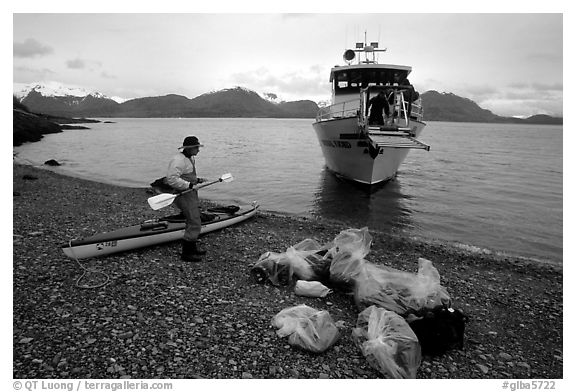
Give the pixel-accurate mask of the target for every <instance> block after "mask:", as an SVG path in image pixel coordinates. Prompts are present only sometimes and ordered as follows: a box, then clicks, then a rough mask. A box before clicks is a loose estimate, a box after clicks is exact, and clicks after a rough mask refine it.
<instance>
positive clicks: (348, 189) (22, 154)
mask: <svg viewBox="0 0 576 392" xmlns="http://www.w3.org/2000/svg"><path fill="white" fill-rule="evenodd" d="M113 121H115V123H113V124H105V123H100V124H91V125H90V127H91V129H90V130H70V131H65V132H63V133H60V134H54V135H47V136H45V137H44V139H43V140H42V141H41V142H38V143H31V144H26V145H24V146H21V147H17V148H15V151H16V152H18V158H19V159H20V160H24V161H26V162H28V163H32V164H42V163H43V162H44V161H46V160H48V159H56V160H57V161H59V162H60V163H62V164H63V166H62V167H59V168H56V169H55V171H57V172H60V173H64V174H70V175H74V176H78V177H82V178H88V179H93V180H97V181H101V182H107V183H113V184H118V185H124V186H132V187H142V186H148V184H149V183H150V182H152V181H153V180H154V179H156V178H159V177H162V176H163V175H164V171H165V169H166V165H167V163H168V159H169V157H170V156H171V155H172V154H174V153H176V152H177V147H178V146H180V145H181V142H182V140H183V139H184V137H185V136H187V135H196V136H198V137H199V139H200V141H201V142H202V143H203V144H205V146H206V147H205V148H203V149H201V151H200V154H199V155H198V157H197V167H198V173H199V175H200V176H202V177H210V178H217V177H219V176H220V175H221V174H223V173H228V172H230V173H232V174H233V175H234V178H235V181H234V182H231V183H226V184H218V185H214V186H212V187H209V188H206V189H205V190H202V191H201V197H203V198H207V199H212V200H217V201H222V202H240V201H252V200H258V201H259V202H260V204H261V206H262V208H263V209H266V210H272V211H279V212H284V213H291V214H300V215H319V216H323V217H327V218H332V219H339V220H342V221H344V222H346V223H348V224H349V225H350V226H351V227H360V226H364V225H367V226H368V227H369V228H371V229H377V230H380V231H394V232H404V233H407V234H409V235H414V236H418V237H423V238H426V239H430V240H440V241H445V242H450V243H457V244H462V245H463V246H466V247H470V248H471V249H476V248H478V250H480V251H481V250H483V249H489V250H492V251H497V252H502V253H507V254H512V255H518V256H524V257H530V258H536V259H540V260H546V261H551V262H553V263H558V264H560V263H562V127H561V126H535V125H530V126H526V125H521V126H520V125H510V124H472V123H443V122H431V123H429V124H428V126H427V127H426V128H425V129H424V133H423V135H422V137H421V140H422V141H423V142H425V143H427V144H430V145H431V146H432V148H431V150H430V151H429V152H426V151H422V150H413V151H411V152H410V153H409V154H408V158H407V159H406V161H405V162H404V164H403V165H402V166H401V167H400V171H399V173H398V176H397V178H396V180H395V181H391V182H389V183H387V184H386V185H384V186H381V187H379V188H378V189H377V190H375V191H367V190H366V189H364V188H360V187H357V186H355V185H353V184H351V183H348V182H346V181H342V180H340V179H338V178H337V177H335V176H334V175H332V174H331V173H330V172H328V171H327V170H326V169H325V166H324V158H323V156H322V152H321V150H320V147H319V145H318V142H317V140H316V136H315V134H314V131H313V129H312V126H311V123H312V120H309V119H306V120H301V119H296V120H295V119H114V120H113ZM142 202H143V203H146V200H145V198H143V200H142ZM137 219H138V217H135V220H137Z"/></svg>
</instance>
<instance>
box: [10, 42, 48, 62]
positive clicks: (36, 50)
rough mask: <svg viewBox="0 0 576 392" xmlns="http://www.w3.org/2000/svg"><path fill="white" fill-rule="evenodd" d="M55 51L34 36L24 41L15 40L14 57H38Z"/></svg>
mask: <svg viewBox="0 0 576 392" xmlns="http://www.w3.org/2000/svg"><path fill="white" fill-rule="evenodd" d="M52 52H54V50H53V49H52V48H51V47H50V46H46V45H43V44H41V43H40V42H38V41H36V40H35V39H33V38H28V39H27V40H26V41H24V42H14V57H25V58H26V57H36V56H44V55H47V54H50V53H52Z"/></svg>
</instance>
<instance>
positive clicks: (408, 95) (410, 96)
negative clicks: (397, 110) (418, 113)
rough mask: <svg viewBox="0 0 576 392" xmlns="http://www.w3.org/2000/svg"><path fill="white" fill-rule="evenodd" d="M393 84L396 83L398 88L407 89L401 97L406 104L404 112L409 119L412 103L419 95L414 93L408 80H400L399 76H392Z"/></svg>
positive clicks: (416, 92) (414, 90)
mask: <svg viewBox="0 0 576 392" xmlns="http://www.w3.org/2000/svg"><path fill="white" fill-rule="evenodd" d="M394 83H397V84H398V85H399V86H406V87H407V88H406V89H405V90H403V95H404V101H405V102H407V103H408V108H407V109H406V112H407V113H408V118H410V114H411V113H412V102H414V101H416V100H417V99H418V97H419V96H420V94H419V93H418V91H416V89H415V88H414V86H412V84H411V83H410V80H408V78H402V77H401V76H400V75H399V74H394Z"/></svg>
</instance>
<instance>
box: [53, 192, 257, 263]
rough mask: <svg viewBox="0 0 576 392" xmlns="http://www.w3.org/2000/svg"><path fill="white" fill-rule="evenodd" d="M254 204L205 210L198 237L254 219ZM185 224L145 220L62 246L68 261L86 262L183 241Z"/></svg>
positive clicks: (175, 217)
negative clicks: (81, 260)
mask: <svg viewBox="0 0 576 392" xmlns="http://www.w3.org/2000/svg"><path fill="white" fill-rule="evenodd" d="M258 208H259V204H258V203H257V202H253V203H251V204H246V205H240V206H225V207H215V208H208V209H207V210H206V211H205V212H203V213H202V229H201V231H200V235H203V234H206V233H210V232H212V231H215V230H220V229H223V228H225V227H228V226H232V225H235V224H237V223H240V222H242V221H245V220H246V219H248V218H250V217H252V216H254V215H255V214H256V211H257V210H258ZM185 227H186V223H185V222H184V216H183V215H171V216H166V217H163V218H158V219H152V220H146V221H144V222H142V223H140V224H137V225H134V226H130V227H125V228H122V229H118V230H115V231H111V232H107V233H100V234H95V235H93V236H90V237H87V238H80V239H74V240H71V241H69V242H68V243H67V244H64V245H62V251H63V252H64V254H65V255H66V256H68V257H70V258H71V259H75V260H76V259H86V258H90V257H98V256H105V255H110V254H113V253H118V252H124V251H128V250H133V249H138V248H143V247H147V246H152V245H158V244H162V243H166V242H171V241H176V240H180V239H182V237H183V235H184V229H185Z"/></svg>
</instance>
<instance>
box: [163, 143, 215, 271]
mask: <svg viewBox="0 0 576 392" xmlns="http://www.w3.org/2000/svg"><path fill="white" fill-rule="evenodd" d="M200 147H204V146H203V145H202V144H200V142H199V141H198V138H197V137H196V136H188V137H186V138H185V139H184V142H183V143H182V146H181V147H179V148H178V150H180V152H179V153H178V154H176V155H174V156H173V157H172V159H171V160H170V163H169V164H168V171H167V172H166V180H165V182H166V183H167V184H168V185H170V186H171V187H172V188H173V189H175V190H176V191H178V192H182V191H186V190H188V189H191V191H190V192H186V193H184V194H182V195H180V196H178V197H176V199H174V204H176V206H177V207H178V208H179V209H180V210H181V211H182V214H183V215H184V217H185V218H186V229H185V230H184V238H183V239H182V254H181V258H182V260H183V261H187V262H188V261H192V262H197V261H201V260H202V259H201V257H200V256H202V255H204V254H206V251H205V250H201V249H199V248H198V236H199V235H200V229H201V227H202V222H201V220H200V205H199V200H198V190H197V189H196V187H195V185H197V184H200V183H202V182H205V181H206V180H205V179H203V178H199V177H197V175H196V162H195V159H194V157H195V156H196V155H197V154H198V152H199V151H200Z"/></svg>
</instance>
